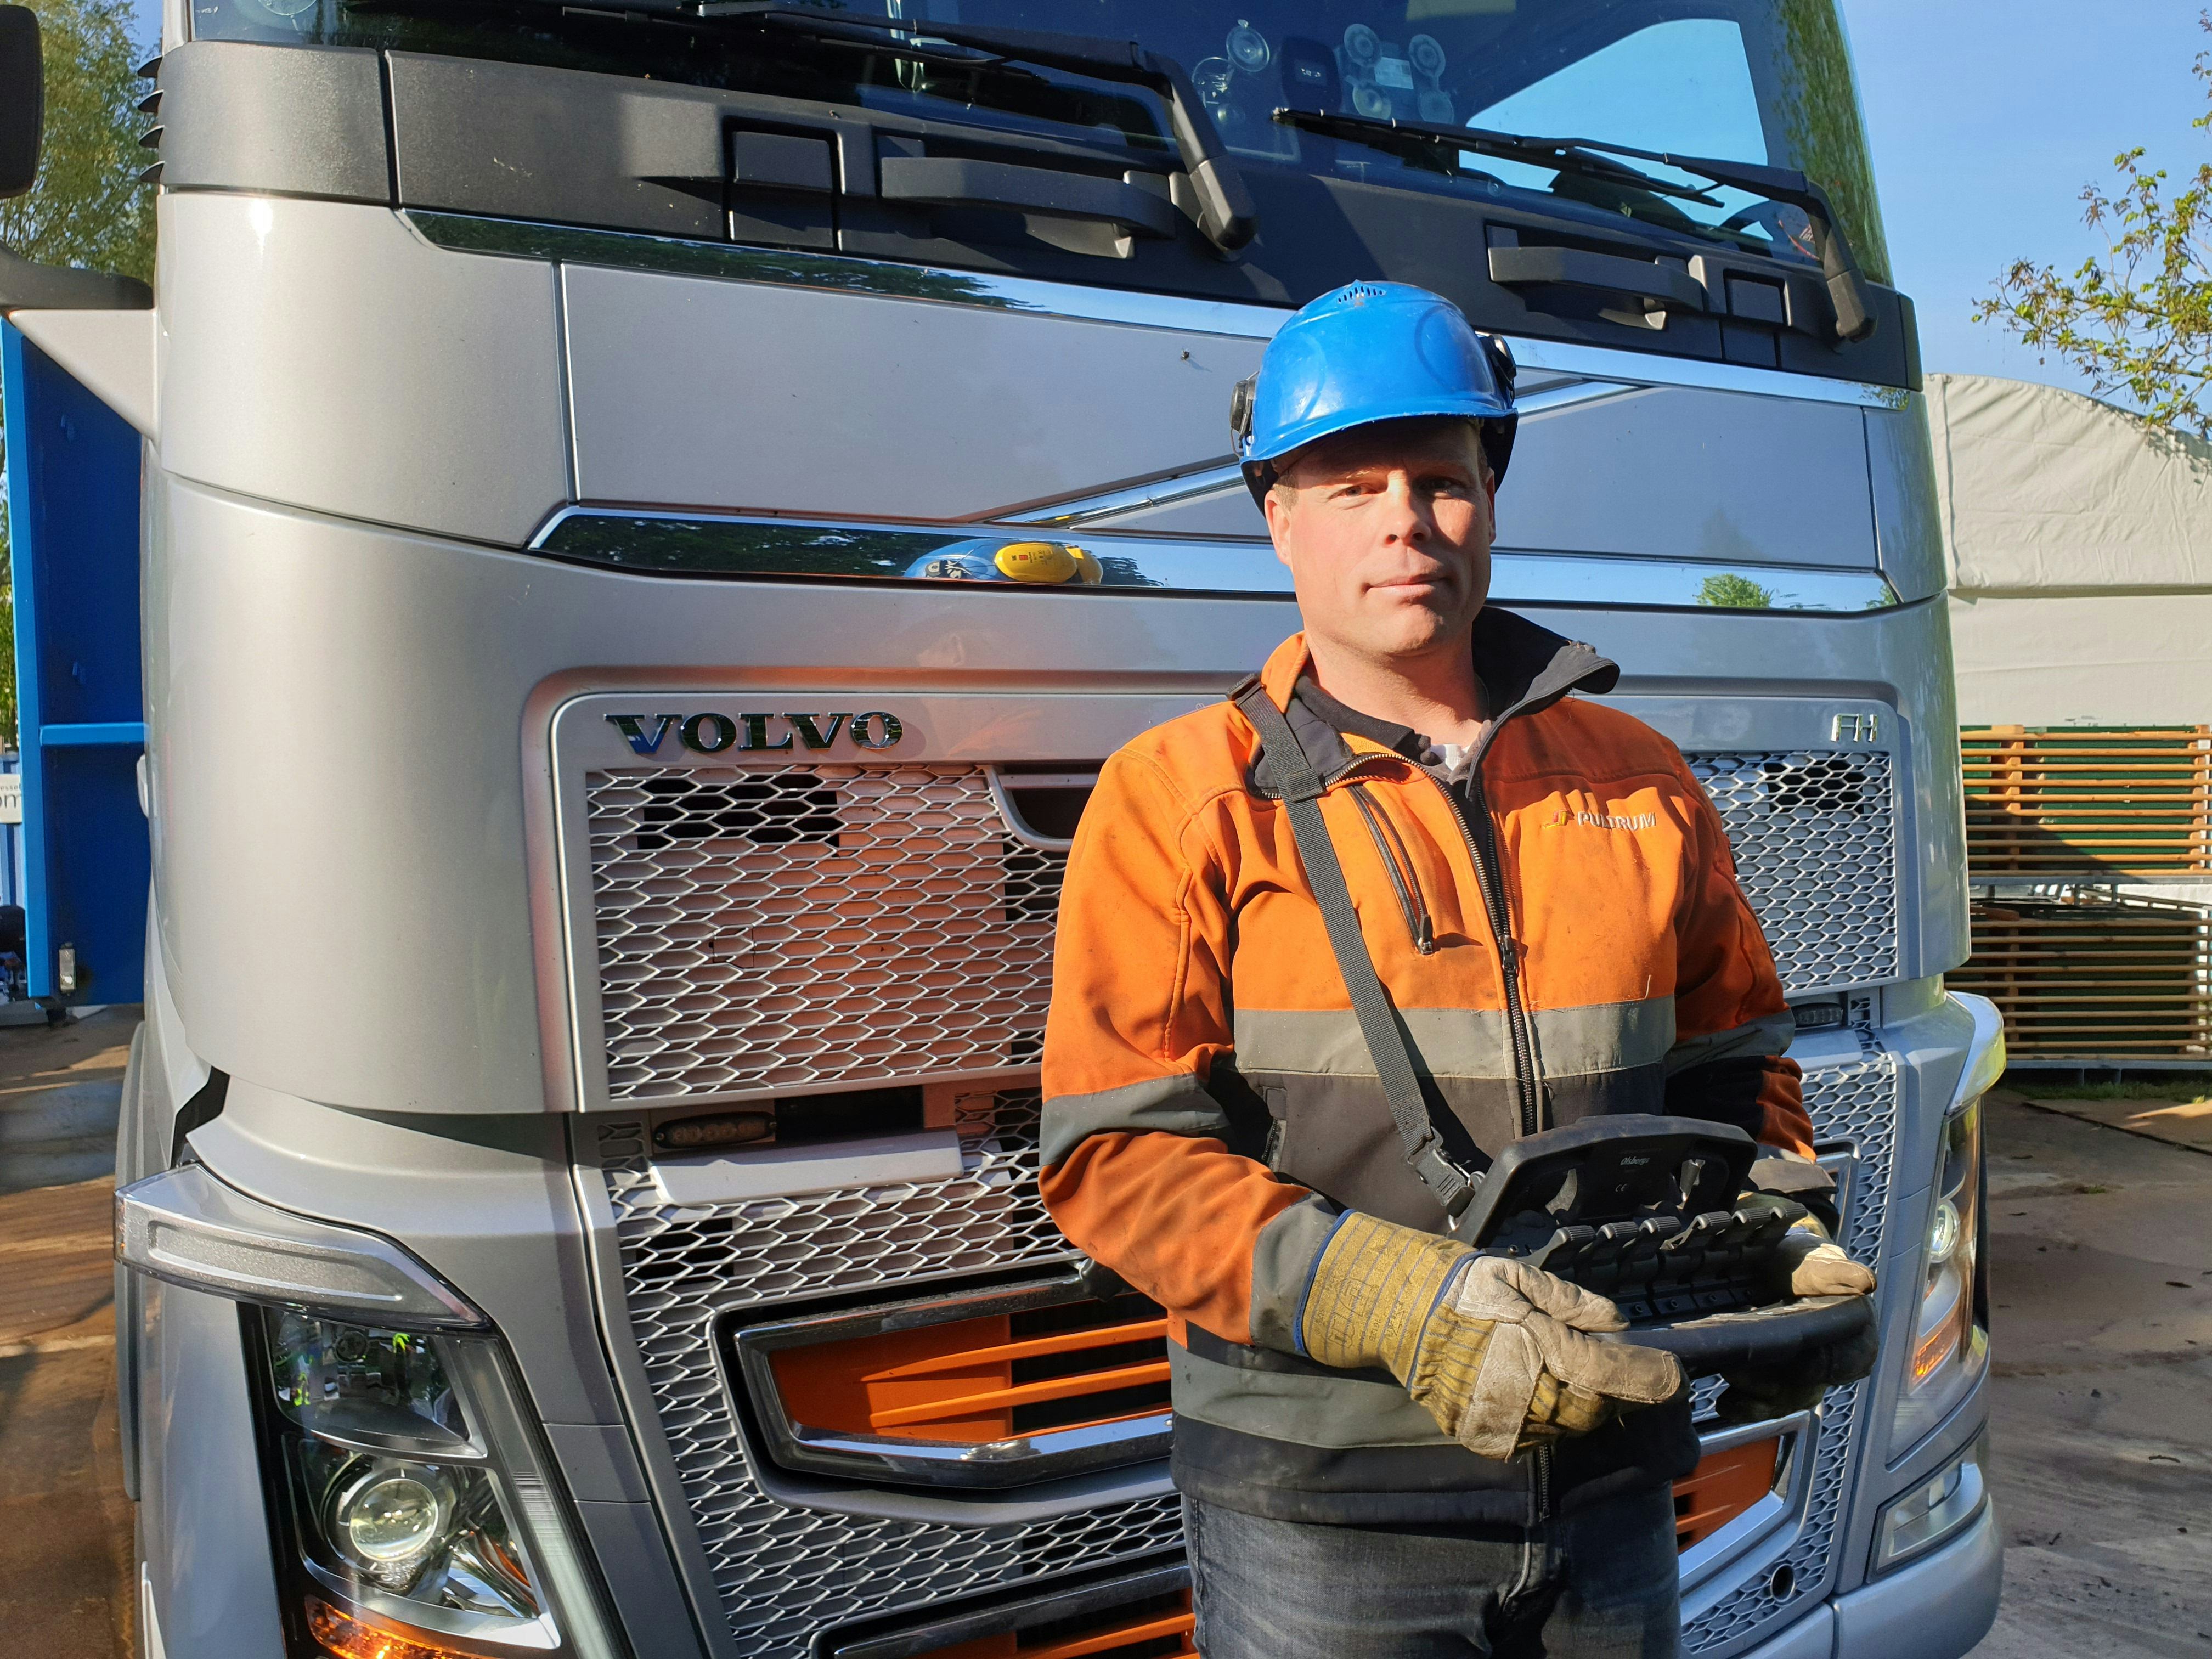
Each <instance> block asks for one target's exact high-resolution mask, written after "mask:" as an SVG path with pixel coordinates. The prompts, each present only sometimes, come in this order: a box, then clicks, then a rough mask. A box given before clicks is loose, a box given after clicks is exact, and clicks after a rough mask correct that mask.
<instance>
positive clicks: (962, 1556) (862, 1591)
mask: <svg viewBox="0 0 2212 1659" xmlns="http://www.w3.org/2000/svg"><path fill="white" fill-rule="evenodd" d="M1037 1115H1038V1114H1037V1097H1036V1094H1035V1093H1033V1092H1032V1093H1028V1094H1018V1093H1000V1094H996V1095H994V1094H991V1093H988V1092H980V1093H978V1094H975V1095H972V1096H969V1097H964V1098H963V1099H962V1100H961V1101H960V1102H959V1104H958V1109H957V1119H956V1122H957V1127H958V1129H959V1132H960V1134H961V1141H962V1147H963V1153H964V1155H965V1156H964V1158H963V1162H964V1164H965V1165H966V1168H965V1169H964V1170H963V1173H962V1175H961V1176H960V1178H959V1179H957V1180H956V1181H944V1182H928V1183H925V1184H920V1185H906V1186H897V1187H886V1188H854V1189H848V1190H846V1191H842V1192H832V1193H817V1194H808V1195H806V1196H804V1197H798V1198H775V1199H763V1200H755V1201H751V1202H747V1203H735V1204H718V1205H692V1206H684V1207H676V1206H670V1205H668V1204H667V1203H665V1201H664V1200H663V1199H662V1198H661V1195H660V1189H659V1187H658V1186H657V1185H656V1184H655V1182H654V1181H653V1173H652V1168H651V1165H650V1164H649V1162H648V1158H647V1154H648V1151H649V1143H648V1140H647V1135H646V1131H645V1127H644V1126H643V1125H642V1124H640V1123H638V1122H635V1121H629V1122H608V1123H605V1124H602V1125H599V1126H597V1130H598V1133H597V1151H598V1157H599V1170H600V1173H601V1175H602V1176H603V1177H604V1179H605V1183H606V1194H607V1200H608V1203H609V1206H610V1208H611V1212H612V1214H613V1218H614V1226H615V1242H616V1247H617V1253H618V1256H619V1260H620V1262H621V1268H622V1285H621V1297H622V1299H623V1303H624V1304H626V1309H625V1310H617V1311H618V1312H620V1311H626V1312H627V1316H628V1318H629V1327H630V1330H631V1332H632V1334H633V1335H634V1336H635V1339H636V1342H637V1350H638V1357H639V1359H640V1362H641V1365H642V1367H643V1369H644V1372H645V1378H646V1384H647V1389H649V1390H650V1392H651V1395H652V1403H653V1409H654V1411H655V1413H656V1414H657V1415H658V1416H659V1421H660V1426H661V1429H662V1431H663V1432H664V1434H665V1437H666V1440H667V1444H668V1450H669V1455H670V1457H671V1461H672V1462H674V1464H675V1467H676V1471H677V1475H678V1480H679V1481H680V1483H681V1485H682V1492H680V1494H668V1496H669V1497H670V1498H671V1500H672V1501H675V1502H678V1503H679V1504H681V1505H682V1506H683V1507H684V1508H685V1509H688V1510H689V1511H690V1516H691V1521H692V1523H693V1525H694V1526H695V1527H696V1529H697V1532H698V1536H699V1541H700V1543H701V1545H702V1547H704V1549H705V1552H706V1555H707V1560H708V1567H709V1570H710V1571H711V1572H712V1574H713V1577H714V1589H715V1591H716V1593H717V1594H718V1595H719V1596H720V1601H721V1607H722V1611H723V1613H724V1615H725V1616H726V1618H727V1620H728V1621H729V1629H730V1632H731V1635H732V1638H734V1639H735V1641H736V1644H737V1646H738V1651H740V1652H742V1653H744V1654H746V1655H748V1656H757V1659H787V1656H788V1659H798V1656H800V1655H804V1654H806V1653H809V1652H811V1646H810V1643H811V1639H812V1638H813V1635H814V1633H815V1632H817V1630H819V1629H821V1628H823V1626H828V1625H832V1624H836V1623H838V1622H841V1621H842V1620H848V1619H853V1618H856V1617H859V1616H861V1615H863V1614H866V1613H877V1612H880V1611H883V1610H884V1609H886V1608H894V1607H907V1606H918V1605H921V1604H925V1603H928V1602H932V1601H940V1600H942V1599H944V1598H945V1597H947V1596H951V1595H959V1594H962V1593H963V1592H966V1591H969V1590H975V1589H985V1588H988V1587H989V1586H991V1585H994V1584H1003V1583H1013V1582H1015V1581H1017V1580H1019V1579H1023V1578H1025V1577H1032V1576H1035V1575H1036V1574H1039V1573H1048V1572H1059V1571H1068V1570H1070V1569H1073V1568H1075V1567H1079V1566H1086V1565H1093V1564H1096V1563H1098V1562H1103V1561H1112V1560H1117V1559H1121V1558H1123V1557H1126V1556H1136V1555H1141V1554H1144V1553H1146V1552H1148V1551H1153V1550H1158V1549H1162V1548H1173V1547H1175V1546H1176V1542H1177V1541H1178V1540H1179V1538H1180V1537H1181V1528H1182V1511H1181V1509H1180V1506H1179V1505H1178V1504H1177V1502H1176V1499H1175V1498H1172V1497H1168V1498H1146V1499H1141V1500H1139V1501H1137V1502H1134V1503H1124V1504H1106V1505H1103V1506H1101V1507H1099V1508H1097V1509H1093V1510H1079V1511H1078V1512H1076V1513H1073V1514H1071V1515H1066V1516H1060V1517H1058V1518H1056V1519H1054V1520H1050V1521H1044V1522H1036V1523H1034V1524H1031V1525H1028V1526H1018V1527H993V1528H982V1527H956V1526H938V1525H925V1524H919V1523H915V1522H903V1521H886V1520H875V1519H869V1518H866V1517H859V1516H845V1515H831V1514H827V1513H824V1512H822V1511H820V1510H804V1509H794V1508H792V1507H790V1506H788V1505H787V1504H781V1503H779V1502H778V1501H776V1499H775V1498H772V1497H770V1496H769V1494H768V1493H767V1492H764V1491H763V1490H762V1488H761V1486H760V1485H759V1484H758V1482H757V1481H756V1480H755V1479H754V1478H753V1475H752V1473H751V1470H750V1467H749V1465H748V1462H747V1460H746V1455H745V1449H744V1443H743V1441H742V1440H741V1439H740V1438H739V1437H738V1433H737V1431H736V1428H735V1425H733V1424H732V1420H731V1417H730V1410H729V1405H728V1401H727V1398H726V1395H725V1394H724V1392H723V1389H722V1383H721V1378H720V1373H719V1371H718V1370H717V1367H716V1364H715V1352H714V1336H713V1333H712V1326H713V1320H714V1315H715V1314H716V1313H718V1312H720V1311H723V1310H730V1309H740V1308H747V1307H751V1306H755V1305H757V1304H763V1303H774V1302H777V1301H781V1300H787V1299H789V1298H791V1297H802V1296H803V1297H818V1296H823V1295H831V1294H835V1293H836V1292H838V1291H856V1290H870V1289H875V1288H879V1287H888V1286H892V1285H905V1284H910V1283H913V1282H915V1281H917V1280H925V1279H942V1278H945V1277H946V1276H947V1275H950V1274H957V1273H973V1272H978V1271H988V1270H990V1269H994V1268H1006V1267H1022V1266H1029V1265H1034V1264H1037V1263H1044V1262H1054V1261H1066V1260H1067V1259H1068V1257H1069V1251H1068V1247H1067V1242H1066V1240H1065V1239H1063V1238H1062V1237H1060V1231H1059V1229H1057V1228H1056V1227H1054V1225H1052V1221H1051V1219H1050V1218H1048V1216H1047V1215H1046V1214H1045V1212H1044V1206H1043V1205H1042V1203H1041V1202H1040V1201H1039V1200H1038V1198H1037V1190H1036V1174H1037V1162H1036V1160H1037V1152H1036V1146H1037V1142H1036V1129H1037Z"/></svg>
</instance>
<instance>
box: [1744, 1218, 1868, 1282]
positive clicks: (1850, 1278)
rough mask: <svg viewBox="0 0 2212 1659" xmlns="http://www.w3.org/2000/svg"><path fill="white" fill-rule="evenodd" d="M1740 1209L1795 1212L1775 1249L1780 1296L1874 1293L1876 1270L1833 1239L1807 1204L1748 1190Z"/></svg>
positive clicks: (1776, 1274) (1776, 1278)
mask: <svg viewBox="0 0 2212 1659" xmlns="http://www.w3.org/2000/svg"><path fill="white" fill-rule="evenodd" d="M1736 1208H1737V1209H1738V1210H1739V1211H1743V1210H1751V1211H1754V1212H1755V1211H1758V1210H1761V1209H1769V1210H1779V1211H1781V1212H1784V1214H1789V1215H1793V1216H1794V1217H1795V1219H1793V1220H1792V1221H1791V1222H1790V1231H1788V1232H1786V1233H1784V1235H1783V1237H1782V1243H1780V1244H1779V1245H1778V1246H1777V1247H1776V1248H1775V1253H1774V1254H1775V1285H1774V1291H1775V1294H1776V1295H1777V1296H1778V1297H1779V1296H1791V1297H1804V1296H1871V1295H1873V1294H1874V1269H1873V1268H1871V1267H1867V1266H1866V1265H1865V1264H1864V1263H1863V1262H1858V1261H1852V1260H1851V1259H1850V1257H1849V1256H1848V1255H1844V1247H1843V1246H1842V1245H1840V1244H1837V1243H1832V1242H1831V1241H1830V1240H1829V1237H1828V1230H1827V1229H1826V1227H1825V1226H1823V1225H1821V1224H1820V1218H1819V1217H1817V1216H1814V1215H1812V1214H1810V1213H1808V1212H1807V1211H1806V1210H1805V1208H1804V1206H1802V1205H1800V1204H1796V1203H1794V1202H1792V1201H1791V1200H1789V1199H1787V1198H1778V1197H1777V1196H1775V1195H1774V1194H1771V1193H1746V1194H1743V1195H1742V1196H1741V1198H1739V1199H1738V1200H1736Z"/></svg>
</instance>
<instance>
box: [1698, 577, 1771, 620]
mask: <svg viewBox="0 0 2212 1659" xmlns="http://www.w3.org/2000/svg"><path fill="white" fill-rule="evenodd" d="M1698 603H1699V605H1717V606H1718V607H1719V608H1720V609H1722V610H1723V611H1771V610H1773V609H1774V590H1773V589H1772V588H1771V587H1762V586H1759V584H1758V583H1757V582H1755V581H1753V580H1752V579H1751V578H1750V577H1748V576H1739V575H1736V574H1735V573H1733V572H1729V574H1724V575H1718V576H1708V577H1706V578H1705V580H1704V581H1702V582H1700V583H1699V585H1698Z"/></svg>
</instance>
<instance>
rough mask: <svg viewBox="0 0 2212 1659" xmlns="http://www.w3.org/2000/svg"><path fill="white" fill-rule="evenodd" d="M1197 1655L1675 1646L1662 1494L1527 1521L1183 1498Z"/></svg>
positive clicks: (1306, 1658) (1417, 1657) (1658, 1658)
mask: <svg viewBox="0 0 2212 1659" xmlns="http://www.w3.org/2000/svg"><path fill="white" fill-rule="evenodd" d="M1183 1526H1184V1528H1185V1536H1186V1537H1187V1539H1188V1543H1189V1547H1190V1558H1191V1584H1192V1589H1193V1593H1194V1598H1195V1601H1196V1607H1197V1613H1198V1627H1197V1631H1196V1632H1195V1634H1196V1640H1197V1645H1198V1650H1199V1652H1200V1654H1201V1655H1203V1656H1204V1659H1470V1656H1476V1655H1480V1656H1483V1659H1538V1656H1542V1659H1675V1656H1676V1655H1677V1654H1678V1653H1679V1652H1680V1644H1681V1606H1680V1595H1679V1591H1678V1584H1677V1577H1676V1565H1675V1553H1674V1502H1673V1498H1672V1495H1671V1493H1670V1492H1668V1488H1666V1487H1664V1486H1656V1487H1653V1488H1650V1489H1649V1490H1647V1491H1644V1492H1635V1493H1632V1494H1630V1495H1628V1496H1626V1497H1624V1498H1615V1499H1613V1500H1612V1501H1610V1502H1607V1503H1604V1504H1595V1505H1593V1506H1592V1507H1591V1508H1589V1509H1587V1510H1582V1511H1580V1512H1578V1513H1577V1514H1574V1515H1571V1516H1567V1517H1565V1519H1563V1520H1554V1521H1552V1522H1547V1523H1546V1524H1544V1525H1542V1526H1541V1527H1539V1528H1535V1529H1534V1531H1531V1532H1528V1533H1518V1532H1512V1531H1504V1530H1501V1529H1500V1528H1496V1527H1474V1526H1465V1527H1458V1526H1452V1525H1449V1524H1442V1525H1439V1524H1421V1525H1406V1526H1317V1525H1314V1524H1311V1523H1309V1522H1298V1521H1271V1520H1267V1519H1265V1518H1264V1517H1262V1516H1255V1515H1246V1514H1243V1513H1242V1512H1241V1511H1239V1510H1227V1509H1223V1508H1221V1507H1220V1506H1219V1505H1218V1504H1201V1503H1198V1502H1196V1501H1195V1500H1194V1499H1191V1498H1185V1499H1184V1500H1183Z"/></svg>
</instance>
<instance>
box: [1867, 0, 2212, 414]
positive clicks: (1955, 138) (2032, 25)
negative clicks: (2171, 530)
mask: <svg viewBox="0 0 2212 1659" xmlns="http://www.w3.org/2000/svg"><path fill="white" fill-rule="evenodd" d="M1843 9H1844V21H1845V23H1846V25H1847V27H1849V29H1850V37H1851V47H1852V51H1853V52H1854V53H1855V55H1856V56H1857V59H1858V68H1859V96H1860V100H1861V101H1862V102H1863V104H1864V105H1865V106H1866V116H1867V126H1868V130H1869V134H1870V136H1871V141H1872V143H1873V146H1874V161H1875V182H1876V185H1877V188H1879V190H1880V191H1881V207H1882V219H1883V222H1884V224H1885V225H1886V227H1887V230H1888V233H1889V249H1890V258H1891V261H1892V263H1893V264H1894V265H1895V267H1896V276H1897V281H1898V283H1899V286H1900V287H1901V288H1903V289H1905V292H1906V293H1908V294H1910V295H1911V296H1912V300H1913V303H1914V305H1915V306H1916V307H1918V310H1919V313H1920V339H1921V356H1922V359H1923V362H1925V363H1926V365H1927V367H1928V368H1930V369H1941V370H1951V371H1954V372H1958V373H1961V374H2002V375H2006V376H2008V377H2010V378H2012V379H2015V380H2047V381H2050V382H2051V383H2052V384H2054V385H2057V386H2080V385H2081V383H2080V381H2079V380H2078V377H2076V376H2075V375H2074V374H2072V372H2071V371H2070V370H2069V369H2068V368H2066V366H2065V365H2064V364H2063V363H2061V362H2057V360H2055V359H2054V360H2052V361H2051V362H2049V363H2047V364H2039V363H2038V362H2036V356H2035V354H2034V353H2033V352H2032V351H2030V350H2028V349H2026V348H2025V347H2023V346H2021V344H2020V343H2018V341H2016V340H2015V339H2014V338H2012V337H2010V336H2008V335H2007V334H2006V333H2005V332H2004V331H2002V329H2000V328H1999V327H1998V326H1996V325H1994V324H1978V323H1973V322H1970V321H1968V320H1967V318H1968V315H1969V313H1970V312H1971V311H1972V307H1973V302H1974V301H1975V300H1977V299H1978V298H1979V297H1980V296H1982V295H1984V294H1986V293H1987V292H1988V291H1989V289H1990V287H1991V285H1992V284H1993V283H1995V281H1996V278H1997V277H1998V276H2000V275H2001V274H2002V272H2003V271H2004V270H2005V269H2006V268H2007V267H2008V265H2009V264H2011V262H2012V261H2013V260H2015V259H2016V258H2027V259H2032V260H2034V261H2036V262H2038V263H2039V264H2055V265H2057V266H2058V267H2059V268H2060V269H2061V270H2064V271H2068V272H2069V273H2070V272H2071V271H2072V270H2074V269H2075V267H2076V266H2078V265H2079V264H2081V261H2082V260H2083V259H2084V258H2087V257H2089V256H2090V255H2091V254H2093V253H2098V252H2102V251H2103V247H2104V244H2103V243H2102V242H2100V240H2098V237H2097V235H2096V234H2095V233H2093V232H2092V231H2090V230H2089V229H2088V228H2087V227H2085V226H2084V225H2083V224H2082V223H2081V204H2080V202H2079V201H2078V200H2077V199H2076V198H2077V197H2078V196H2079V194H2080V191H2081V186H2082V185H2084V184H2087V183H2089V182H2091V181H2092V180H2094V181H2095V182H2097V183H2098V184H2100V185H2110V184H2111V183H2112V180H2113V179H2114V177H2115V175H2114V173H2113V171H2112V157H2113V156H2114V155H2117V154H2118V152H2119V151H2121V150H2123V149H2132V148H2133V147H2134V146H2135V145H2136V144H2142V145H2145V146H2147V147H2148V149H2149V151H2150V155H2148V158H2146V159H2147V161H2148V162H2149V163H2151V164H2154V165H2160V166H2163V167H2165V168H2166V172H2167V173H2168V174H2169V176H2170V177H2171V178H2172V179H2180V178H2181V177H2183V176H2184V175H2185V174H2187V173H2191V172H2193V171H2194V170H2195V168H2196V167H2197V164H2198V163H2199V162H2200V161H2207V160H2212V134H2208V133H2204V132H2197V131H2191V127H2190V123H2191V121H2193V120H2195V119H2196V118H2197V117H2198V116H2200V115H2202V114H2203V113H2204V112H2205V110H2206V108H2207V107H2208V105H2207V100H2206V98H2205V93H2204V88H2203V83H2202V82H2198V81H2197V79H2196V78H2195V77H2194V76H2191V74H2190V72H2189V66H2190V63H2191V59H2192V58H2194V57H2195V56H2196V54H2197V52H2198V51H2199V50H2200V49H2201V48H2203V46H2212V36H2207V35H2205V34H2204V33H2203V32H2202V31H2200V30H2199V29H2198V27H2197V6H2196V5H2194V4H2191V3H2188V0H2100V3H2096V4H2093V5H2084V4H2082V3H2081V0H2002V3H1999V0H1843ZM2082 389H2085V390H2086V387H2083V388H2082Z"/></svg>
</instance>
